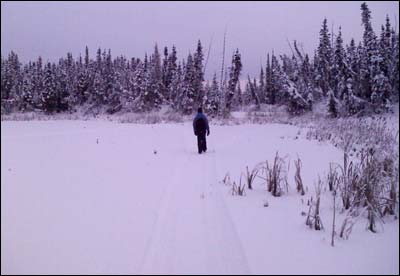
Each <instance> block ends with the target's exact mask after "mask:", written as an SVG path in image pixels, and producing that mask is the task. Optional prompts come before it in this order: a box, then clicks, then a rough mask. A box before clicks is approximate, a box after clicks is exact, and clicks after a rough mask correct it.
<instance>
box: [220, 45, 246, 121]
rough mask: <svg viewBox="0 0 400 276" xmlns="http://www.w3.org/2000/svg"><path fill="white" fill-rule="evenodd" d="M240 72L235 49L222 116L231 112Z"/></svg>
mask: <svg viewBox="0 0 400 276" xmlns="http://www.w3.org/2000/svg"><path fill="white" fill-rule="evenodd" d="M241 70H242V61H241V57H240V53H239V50H238V49H236V52H235V53H234V54H233V56H232V65H231V68H230V72H229V81H228V89H227V92H226V96H225V110H224V116H228V115H229V113H230V111H231V108H232V101H233V97H234V95H235V91H236V86H237V84H238V82H239V76H240V72H241Z"/></svg>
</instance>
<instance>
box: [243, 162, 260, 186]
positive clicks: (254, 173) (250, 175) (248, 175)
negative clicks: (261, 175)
mask: <svg viewBox="0 0 400 276" xmlns="http://www.w3.org/2000/svg"><path fill="white" fill-rule="evenodd" d="M259 170H260V169H259V168H258V166H256V167H254V168H253V169H252V170H251V172H249V167H248V166H246V181H247V188H248V189H249V190H252V189H253V182H254V180H255V178H256V176H257V174H258V172H259Z"/></svg>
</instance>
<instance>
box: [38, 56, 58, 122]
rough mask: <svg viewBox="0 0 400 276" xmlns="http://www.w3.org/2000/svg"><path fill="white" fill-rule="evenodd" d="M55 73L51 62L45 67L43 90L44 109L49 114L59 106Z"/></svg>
mask: <svg viewBox="0 0 400 276" xmlns="http://www.w3.org/2000/svg"><path fill="white" fill-rule="evenodd" d="M54 75H55V74H54V71H53V68H52V65H51V63H50V62H49V63H47V65H46V67H45V75H44V79H43V91H42V109H43V111H44V112H46V113H47V114H51V113H53V112H54V111H56V108H57V91H56V83H55V79H54Z"/></svg>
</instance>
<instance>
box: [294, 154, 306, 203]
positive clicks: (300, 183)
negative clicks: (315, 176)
mask: <svg viewBox="0 0 400 276" xmlns="http://www.w3.org/2000/svg"><path fill="white" fill-rule="evenodd" d="M294 166H295V167H296V172H295V174H294V182H295V183H296V190H297V192H298V193H300V194H301V195H305V191H304V186H303V180H302V179H301V175H300V170H301V166H302V164H301V160H300V158H299V157H297V160H294Z"/></svg>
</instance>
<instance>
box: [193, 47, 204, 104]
mask: <svg viewBox="0 0 400 276" xmlns="http://www.w3.org/2000/svg"><path fill="white" fill-rule="evenodd" d="M203 59H204V56H203V47H202V46H201V42H200V40H199V41H198V42H197V48H196V52H195V53H194V55H193V67H194V83H193V88H194V91H195V93H196V94H197V95H196V99H195V105H197V106H202V105H203V97H204V90H203V81H204V72H203Z"/></svg>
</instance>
